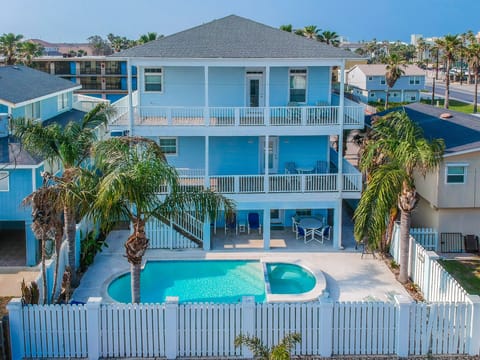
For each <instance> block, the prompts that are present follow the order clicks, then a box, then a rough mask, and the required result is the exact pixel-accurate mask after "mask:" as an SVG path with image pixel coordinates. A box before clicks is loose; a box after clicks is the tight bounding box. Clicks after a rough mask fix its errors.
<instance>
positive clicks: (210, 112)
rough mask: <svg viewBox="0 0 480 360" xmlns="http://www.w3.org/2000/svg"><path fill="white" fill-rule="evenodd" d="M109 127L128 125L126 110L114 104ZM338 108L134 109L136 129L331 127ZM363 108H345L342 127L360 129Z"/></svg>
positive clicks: (336, 121) (151, 107)
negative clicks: (165, 127) (150, 126)
mask: <svg viewBox="0 0 480 360" xmlns="http://www.w3.org/2000/svg"><path fill="white" fill-rule="evenodd" d="M114 107H115V108H116V109H117V110H116V114H115V115H114V116H113V117H112V118H111V119H110V123H111V124H112V125H128V124H129V121H128V107H127V106H125V103H120V102H119V103H116V104H114ZM338 111H339V107H338V106H283V107H279V106H277V107H254V108H252V107H210V108H205V107H165V106H134V107H133V117H134V125H136V126H145V125H153V126H212V127H217V126H218V127H219V126H332V125H339V121H338ZM363 123H364V109H363V107H362V106H345V107H344V125H346V126H355V127H357V126H363Z"/></svg>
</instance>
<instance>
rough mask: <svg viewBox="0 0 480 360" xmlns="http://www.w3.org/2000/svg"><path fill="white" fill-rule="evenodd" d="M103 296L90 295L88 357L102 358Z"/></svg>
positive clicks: (87, 306)
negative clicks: (101, 310)
mask: <svg viewBox="0 0 480 360" xmlns="http://www.w3.org/2000/svg"><path fill="white" fill-rule="evenodd" d="M101 303H102V298H101V297H90V298H88V301H87V305H86V308H87V344H88V359H89V360H96V359H98V358H100V304H101Z"/></svg>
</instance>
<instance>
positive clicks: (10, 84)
mask: <svg viewBox="0 0 480 360" xmlns="http://www.w3.org/2000/svg"><path fill="white" fill-rule="evenodd" d="M78 87H79V85H78V84H74V83H72V82H71V81H68V80H65V79H62V78H59V77H57V76H54V75H50V74H47V73H44V72H43V71H39V70H35V69H31V68H29V67H26V66H0V101H2V100H3V101H5V102H8V103H11V104H19V103H22V102H24V101H28V100H33V99H36V98H39V97H41V96H45V95H49V94H53V93H56V92H59V91H63V90H69V89H72V90H73V89H75V88H78Z"/></svg>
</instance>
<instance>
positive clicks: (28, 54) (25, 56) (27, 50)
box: [20, 41, 44, 66]
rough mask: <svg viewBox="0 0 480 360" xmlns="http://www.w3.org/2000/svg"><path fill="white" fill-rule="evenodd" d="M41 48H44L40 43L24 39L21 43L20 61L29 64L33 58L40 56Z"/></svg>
mask: <svg viewBox="0 0 480 360" xmlns="http://www.w3.org/2000/svg"><path fill="white" fill-rule="evenodd" d="M43 50H44V48H43V46H42V45H40V44H37V43H34V42H31V41H25V42H23V43H21V46H20V54H21V57H22V62H23V63H24V64H25V65H27V66H31V65H32V60H33V58H35V57H38V56H42V54H43Z"/></svg>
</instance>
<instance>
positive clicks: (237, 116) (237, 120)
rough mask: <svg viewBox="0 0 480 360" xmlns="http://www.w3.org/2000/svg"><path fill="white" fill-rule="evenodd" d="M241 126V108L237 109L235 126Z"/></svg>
mask: <svg viewBox="0 0 480 360" xmlns="http://www.w3.org/2000/svg"><path fill="white" fill-rule="evenodd" d="M239 125H240V108H238V107H236V108H235V126H239Z"/></svg>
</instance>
